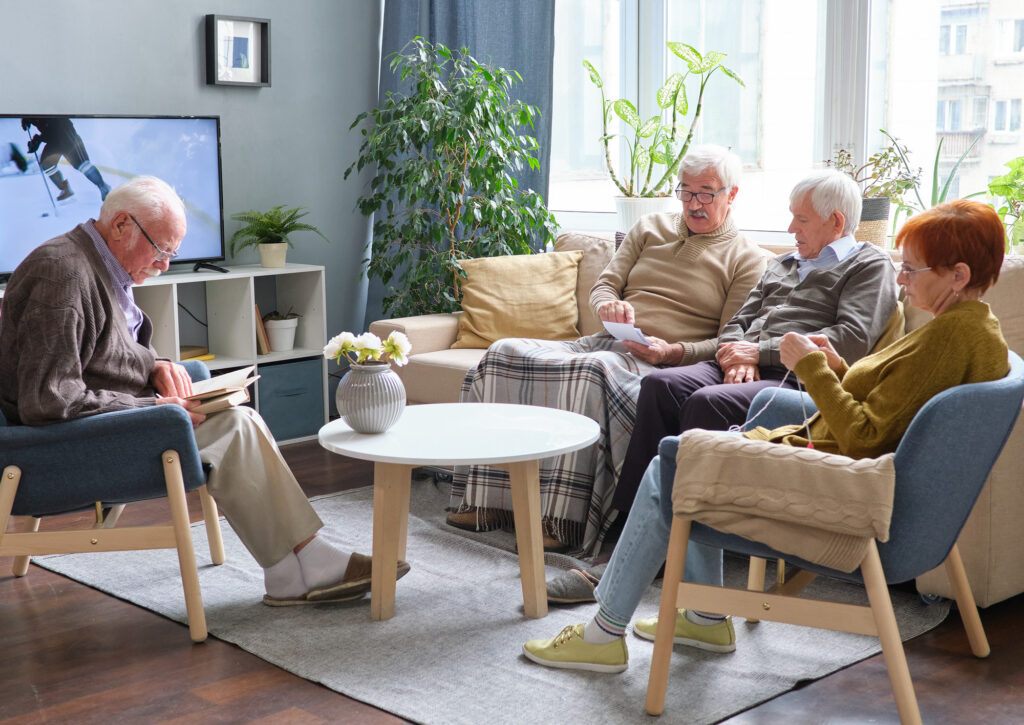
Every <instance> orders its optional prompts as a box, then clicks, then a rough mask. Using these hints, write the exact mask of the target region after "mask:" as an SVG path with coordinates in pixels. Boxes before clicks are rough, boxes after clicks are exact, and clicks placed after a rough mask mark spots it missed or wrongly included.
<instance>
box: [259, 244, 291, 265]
mask: <svg viewBox="0 0 1024 725" xmlns="http://www.w3.org/2000/svg"><path fill="white" fill-rule="evenodd" d="M259 249H260V264H261V265H263V266H264V267H283V266H284V258H285V254H286V253H287V252H288V242H274V243H272V244H261V245H260V247H259Z"/></svg>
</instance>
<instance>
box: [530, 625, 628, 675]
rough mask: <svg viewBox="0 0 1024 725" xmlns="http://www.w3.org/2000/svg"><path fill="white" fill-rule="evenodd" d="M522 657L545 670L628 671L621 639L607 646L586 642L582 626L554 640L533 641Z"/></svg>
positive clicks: (626, 652)
mask: <svg viewBox="0 0 1024 725" xmlns="http://www.w3.org/2000/svg"><path fill="white" fill-rule="evenodd" d="M523 654H524V655H526V656H527V658H528V659H531V660H533V661H534V662H536V663H537V664H539V665H544V666H545V667H558V668H560V669H564V670H589V671H591V672H622V671H624V670H625V669H626V668H627V667H629V651H628V650H627V649H626V640H625V639H624V638H622V637H620V638H619V639H617V640H615V641H614V642H610V643H608V644H588V643H586V642H584V641H583V625H582V624H570V625H569V626H568V627H566V628H565V629H563V630H562V631H561V632H559V633H558V634H557V635H556V636H555V637H552V638H551V639H531V640H530V641H529V642H527V643H526V644H524V645H523Z"/></svg>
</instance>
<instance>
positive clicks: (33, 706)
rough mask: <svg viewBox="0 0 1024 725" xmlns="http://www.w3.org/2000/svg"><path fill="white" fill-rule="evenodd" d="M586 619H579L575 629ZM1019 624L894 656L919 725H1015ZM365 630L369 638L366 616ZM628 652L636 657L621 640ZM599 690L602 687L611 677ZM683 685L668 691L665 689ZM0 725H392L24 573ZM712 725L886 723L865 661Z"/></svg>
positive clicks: (883, 701)
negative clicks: (982, 656)
mask: <svg viewBox="0 0 1024 725" xmlns="http://www.w3.org/2000/svg"><path fill="white" fill-rule="evenodd" d="M284 452H285V457H286V458H287V459H288V461H289V463H290V464H291V466H292V469H293V470H294V471H295V474H296V477H297V478H298V479H299V481H300V482H301V483H302V485H303V488H304V489H305V490H306V492H307V493H308V494H309V495H316V494H321V493H327V492H330V491H337V490H341V489H344V488H353V487H357V486H363V485H367V484H368V483H370V481H371V476H372V471H371V469H370V467H369V465H368V464H365V463H363V462H361V461H355V460H351V459H345V458H342V457H339V456H335V455H333V454H329V453H327V452H326V451H324V450H322V449H321V448H320V447H319V446H318V445H317V444H316V443H315V442H312V443H303V444H296V445H292V446H287V447H285V449H284ZM193 498H195V497H194V495H193V496H190V499H193ZM191 504H192V506H193V518H194V520H199V519H200V518H201V516H200V515H199V512H198V502H197V501H191ZM164 512H165V509H164V508H163V505H162V502H160V501H156V502H149V503H146V504H138V505H135V506H133V507H129V508H128V509H127V510H126V511H125V514H124V517H123V518H122V521H123V522H124V523H131V522H132V521H136V522H145V521H152V520H162V519H163V518H164V515H165V513H164ZM66 518H73V517H66ZM44 525H47V526H51V527H53V526H54V524H53V523H50V522H44ZM369 525H370V522H369V521H368V522H367V526H369ZM10 565H11V560H10V559H3V558H0V572H3V573H6V572H10ZM589 611H590V610H589V609H585V608H584V609H581V617H582V614H583V613H584V612H589ZM1022 614H1024V595H1022V596H1018V597H1016V598H1014V599H1012V600H1009V601H1007V602H1003V603H1001V604H998V605H996V606H993V607H990V608H988V609H987V610H983V611H982V622H983V623H984V625H985V628H986V631H987V633H988V636H989V640H990V642H991V644H992V655H991V656H990V657H989V658H988V659H986V660H978V659H975V658H974V657H972V656H971V654H970V650H969V649H968V647H967V642H966V638H965V637H964V635H963V630H962V628H961V626H960V622H959V618H958V616H957V615H956V613H955V612H954V613H953V614H952V615H951V616H950V617H949V618H948V619H947V621H946V622H945V623H943V624H942V625H941V626H939V627H938V628H936V629H935V630H933V631H931V632H929V633H928V634H925V635H923V636H921V637H918V638H917V639H915V640H914V641H912V642H910V643H908V644H907V646H906V650H907V657H908V660H909V663H910V670H911V673H912V675H913V677H914V681H915V685H916V689H917V695H918V699H919V701H920V705H921V711H922V715H923V718H924V722H926V723H949V724H954V723H955V724H956V725H962V724H963V723H986V725H997V724H1000V723H1022V722H1024V618H1022V616H1021V615H1022ZM367 626H372V624H371V622H370V620H369V613H367ZM630 646H636V647H643V646H647V645H645V644H643V643H639V642H637V643H636V644H634V643H633V642H632V641H631V642H630ZM339 656H343V653H339ZM517 656H519V655H518V653H516V652H496V653H495V657H509V658H511V657H517ZM609 686H612V687H614V676H613V675H609ZM685 686H686V683H685V682H681V681H670V682H669V687H685ZM472 696H473V695H472V693H471V692H469V691H467V697H472ZM660 721H661V722H666V723H669V722H671V723H677V722H685V714H684V713H672V712H668V713H666V714H665V715H664V716H663V717H662V718H661V719H660ZM0 722H3V723H51V722H53V723H64V722H68V723H76V724H86V723H133V724H135V723H249V722H256V723H300V724H304V723H396V722H404V721H402V720H401V719H399V718H396V717H394V716H392V715H390V714H388V713H386V712H383V711H381V710H377V709H376V708H373V707H370V706H368V705H364V704H362V703H360V702H357V701H355V700H351V699H349V698H347V697H345V696H343V695H339V694H337V693H335V692H333V691H331V690H329V689H327V688H324V687H321V686H319V685H315V684H313V683H311V682H308V681H306V680H303V679H301V678H299V677H296V676H294V675H291V674H289V673H287V672H285V671H283V670H280V669H278V668H276V667H274V666H273V665H270V664H268V663H267V662H264V661H263V660H261V659H259V658H258V657H255V656H254V655H250V654H248V653H247V652H244V651H242V650H241V649H239V648H237V647H235V646H234V645H230V644H226V643H224V642H221V641H220V640H217V639H216V638H214V637H210V639H209V640H207V641H206V642H205V643H203V644H200V645H193V644H191V642H190V641H189V639H188V631H187V629H186V628H185V627H184V626H182V625H179V624H177V623H174V622H171V621H169V620H167V619H164V618H163V617H160V616H159V615H156V614H153V613H151V612H148V611H146V610H143V609H141V608H139V607H136V606H134V605H132V604H128V603H125V602H122V601H120V600H118V599H115V598H114V597H110V596H108V595H105V594H101V593H99V592H97V591H95V590H93V589H90V588H88V587H86V586H84V585H81V584H78V583H77V582H73V581H71V580H69V579H65V578H64V577H61V576H58V575H56V574H52V573H50V572H48V571H46V570H44V569H40V568H39V567H36V566H33V567H31V569H30V570H29V573H28V576H26V577H23V578H19V579H15V578H14V577H12V576H10V575H9V574H5V575H3V576H0ZM637 722H640V723H642V722H650V723H656V722H659V721H658V720H648V719H647V718H646V716H644V715H643V711H642V703H639V702H638V703H637ZM726 722H728V723H732V724H733V725H736V724H743V725H753V724H768V723H780V724H783V723H784V724H785V725H796V724H802V723H844V724H845V723H867V722H871V723H895V722H897V717H896V712H895V706H894V704H893V701H892V695H891V691H890V688H889V680H888V676H887V674H886V670H885V666H884V663H883V662H882V659H881V656H877V657H872V658H871V659H868V660H865V661H863V662H860V663H858V664H855V665H853V666H851V667H848V668H846V669H845V670H842V671H840V672H837V673H835V674H833V675H831V676H829V677H825V678H823V679H821V680H818V681H816V682H812V683H810V684H808V685H806V686H804V687H801V688H799V689H797V690H793V691H791V692H788V693H786V694H784V695H782V696H780V697H777V698H775V699H774V700H771V701H769V702H767V703H764V704H762V705H760V706H758V707H755V708H753V709H751V710H749V711H747V712H745V713H742V714H740V715H738V716H736V717H733V718H731V719H730V720H728V721H726Z"/></svg>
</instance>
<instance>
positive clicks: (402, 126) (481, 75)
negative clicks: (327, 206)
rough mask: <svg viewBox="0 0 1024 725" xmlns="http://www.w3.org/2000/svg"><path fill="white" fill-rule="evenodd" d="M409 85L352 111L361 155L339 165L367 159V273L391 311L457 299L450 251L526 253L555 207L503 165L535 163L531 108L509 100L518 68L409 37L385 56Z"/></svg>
mask: <svg viewBox="0 0 1024 725" xmlns="http://www.w3.org/2000/svg"><path fill="white" fill-rule="evenodd" d="M389 60H390V67H391V70H392V72H395V73H398V74H399V76H400V78H401V80H402V81H403V83H404V87H406V88H408V91H407V92H405V93H388V94H387V97H386V98H385V100H384V101H383V102H382V103H381V104H380V106H379V107H378V108H376V109H374V110H372V111H368V112H365V113H360V114H359V115H358V116H357V117H356V120H355V121H354V122H353V123H352V126H351V127H350V128H355V127H356V126H358V125H360V124H361V123H363V122H364V121H366V120H367V119H368V120H369V122H368V123H367V124H366V126H365V127H364V128H362V129H361V132H362V134H363V143H362V145H361V146H360V148H359V158H358V160H356V161H355V162H354V163H353V164H352V165H351V166H349V168H348V169H347V170H346V171H345V177H346V178H348V175H349V174H350V173H352V171H353V170H356V171H361V170H362V169H364V168H366V167H370V168H372V169H374V170H375V174H374V176H373V178H372V179H371V181H370V192H369V193H368V194H367V195H365V196H363V197H362V198H360V200H359V203H358V208H359V211H360V212H362V213H363V214H364V215H366V216H369V215H371V214H374V215H376V216H375V218H374V224H373V242H372V243H371V245H370V252H371V253H370V256H369V258H368V259H367V260H364V261H365V262H366V263H367V273H368V274H369V276H370V277H376V278H379V279H380V280H381V281H382V282H383V283H384V284H385V286H386V287H387V289H388V292H387V294H386V295H385V297H384V300H383V303H384V311H385V312H387V313H388V314H390V315H392V316H406V315H417V314H423V313H426V312H451V311H455V310H458V309H459V303H460V297H461V294H460V287H461V280H462V279H463V278H464V273H463V272H462V267H461V266H460V260H463V259H468V258H473V257H486V256H499V255H507V254H528V253H529V252H530V243H531V242H533V241H536V242H537V243H538V244H541V245H543V244H545V243H546V242H547V241H548V240H550V239H551V238H552V236H553V233H554V218H553V217H552V216H551V214H550V213H549V212H548V210H547V208H546V207H545V205H544V201H543V199H542V198H541V197H540V195H539V194H538V193H536V192H535V191H533V190H531V189H521V188H519V184H518V183H517V181H516V179H515V177H514V176H513V174H515V173H516V172H518V171H519V170H521V169H523V168H526V167H529V168H531V169H536V168H538V166H539V164H538V161H537V158H536V156H535V154H536V152H537V150H538V144H537V140H536V139H535V138H533V137H532V136H530V135H528V134H527V133H524V131H528V130H529V129H532V128H533V122H534V118H535V117H536V116H537V114H538V113H539V112H538V110H537V109H536V108H535V107H533V106H529V105H527V104H525V103H522V102H521V101H514V100H511V99H510V97H509V91H510V90H511V88H512V87H513V86H514V85H515V84H516V83H518V82H521V81H522V78H521V77H520V75H519V74H518V73H516V72H515V71H510V70H506V69H504V68H497V67H494V66H490V65H486V64H483V63H479V62H478V61H477V60H475V59H474V58H473V57H472V56H470V55H469V52H468V49H466V48H462V49H461V50H457V51H454V50H449V49H448V48H446V47H445V46H444V45H441V44H440V43H436V44H431V43H429V42H427V41H425V40H423V39H422V38H415V39H413V40H412V41H411V42H410V43H409V44H408V45H406V46H405V48H403V49H402V50H401V51H399V52H397V53H394V54H392V55H391V56H389Z"/></svg>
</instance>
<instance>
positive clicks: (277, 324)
mask: <svg viewBox="0 0 1024 725" xmlns="http://www.w3.org/2000/svg"><path fill="white" fill-rule="evenodd" d="M264 266H266V265H264ZM300 317H302V315H300V314H299V313H298V312H293V311H292V310H288V312H287V313H286V314H283V315H282V314H281V313H280V312H278V311H277V310H274V311H273V312H268V313H267V314H265V315H263V326H264V327H265V328H266V329H267V339H268V340H269V342H270V349H271V351H273V352H287V351H288V350H291V349H292V348H294V347H295V331H296V330H297V329H298V327H299V318H300Z"/></svg>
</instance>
